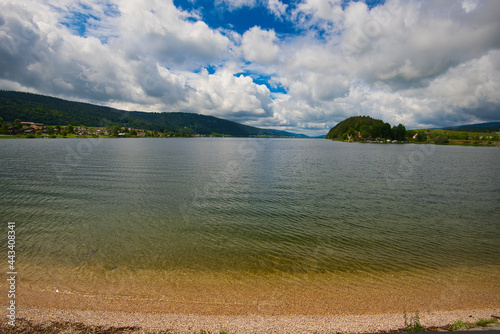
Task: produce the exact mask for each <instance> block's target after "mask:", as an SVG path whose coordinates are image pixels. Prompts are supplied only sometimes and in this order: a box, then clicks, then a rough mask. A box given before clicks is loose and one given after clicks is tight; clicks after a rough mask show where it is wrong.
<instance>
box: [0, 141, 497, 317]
mask: <svg viewBox="0 0 500 334" xmlns="http://www.w3.org/2000/svg"><path fill="white" fill-rule="evenodd" d="M0 159H1V160H0V185H1V190H2V192H1V193H2V196H1V199H0V217H2V221H3V224H4V225H5V229H4V230H6V226H7V222H8V221H13V222H16V234H17V239H16V242H17V244H16V245H17V248H16V252H17V259H16V260H17V261H18V262H17V270H18V272H19V275H20V277H21V279H22V284H23V285H21V286H20V287H19V289H21V291H22V289H25V290H30V291H31V290H33V291H57V292H61V293H63V292H64V293H66V294H73V295H79V296H94V297H97V298H99V297H103V298H104V297H105V298H129V299H134V298H135V299H148V298H149V299H155V298H156V299H158V300H164V301H168V302H173V303H174V304H175V303H176V301H177V304H179V303H180V302H186V303H187V302H195V301H196V302H197V303H203V302H213V301H220V303H233V304H238V303H239V305H240V304H245V303H246V304H248V305H250V304H251V305H254V306H255V305H259V307H260V308H259V309H263V307H264V308H265V309H266V312H268V313H269V312H273V311H274V312H276V313H286V312H288V311H287V309H286V308H287V307H288V306H286V305H285V306H284V303H285V301H288V302H289V304H290V305H291V304H293V306H290V309H289V312H292V313H293V312H298V313H300V310H306V309H307V310H309V309H311V308H314V307H315V306H314V305H316V304H315V303H317V302H318V301H320V300H323V299H321V298H324V300H323V301H322V303H323V304H324V305H327V304H328V305H329V306H328V307H329V308H330V309H333V308H334V306H332V305H341V304H342V302H340V301H338V299H337V302H335V303H333V302H331V300H332V296H338V295H342V296H344V297H345V298H344V299H345V300H346V302H345V303H344V304H345V305H344V304H342V305H344V306H345V310H351V309H354V310H359V309H360V308H361V309H362V308H363V305H364V304H367V303H366V299H365V301H363V302H362V301H359V298H360V297H362V296H365V297H366V294H367V293H368V294H370V293H373V294H374V295H376V293H378V292H380V291H386V292H387V293H389V294H390V295H391V296H393V295H394V294H395V293H400V294H401V295H402V296H403V297H401V298H402V299H401V300H399V299H398V300H399V301H400V302H401V303H403V304H401V305H413V304H411V301H413V300H417V299H418V294H425V293H426V291H427V292H429V291H432V294H433V295H434V296H436V295H437V296H438V298H437V299H436V300H433V301H432V302H431V303H430V302H429V300H430V299H429V296H427V297H426V298H423V299H422V301H421V302H416V304H415V305H416V306H419V305H425V307H428V308H429V309H432V308H433V307H434V308H443V307H444V308H446V307H453V305H452V304H451V302H450V301H449V300H448V299H449V296H451V297H450V298H452V300H454V301H455V302H457V301H460V303H464V301H463V300H469V299H471V298H476V297H477V298H479V297H478V296H476V295H474V294H478V293H480V291H481V289H482V291H485V290H486V291H490V292H492V293H496V292H498V291H499V289H500V286H499V284H498V278H500V275H499V273H500V247H499V245H500V233H499V231H500V150H499V149H498V148H485V147H461V146H435V145H416V144H355V143H342V142H333V141H329V140H324V139H323V140H321V139H267V138H265V139H257V138H188V139H180V138H179V139H162V138H155V139H125V138H123V139H33V140H29V139H26V140H24V139H14V140H11V139H5V140H0ZM1 242H2V244H6V233H3V234H2V236H1ZM472 287H474V289H477V291H476V290H471V289H472ZM369 289H372V290H373V291H371V292H367V290H369ZM394 289H396V290H394ZM412 289H413V290H412ZM415 289H416V290H415ZM410 290H411V291H413V292H411V293H410V292H409V294H408V295H405V292H404V291H410ZM377 291H378V292H377ZM398 291H399V292H398ZM350 296H353V297H352V298H351V299H352V300H351V299H349V298H350ZM356 296H357V297H356ZM453 298H454V299H453ZM467 298H469V299H467ZM482 298H483V299H482V300H483V301H484V300H485V298H484V296H483V297H482ZM494 298H496V299H493V300H492V301H490V303H493V304H494V303H497V302H498V297H496V296H495V297H494ZM431 299H432V298H431ZM486 299H487V298H486ZM349 300H351V301H350V302H351V304H349ZM488 300H489V299H488ZM301 303H302V304H303V306H300V305H301ZM329 303H330V304H329ZM352 303H354V304H355V305H357V307H358V308H357V309H356V307H354V308H350V306H349V305H351V306H352V305H354V304H352ZM373 303H375V304H376V303H378V304H377V305H381V306H383V305H384V301H374V302H373ZM386 303H387V301H386ZM408 303H410V304H408ZM35 304H36V303H35ZM368 304H369V303H368ZM398 305H400V304H398ZM344 306H342V307H344ZM496 306H498V304H497V305H496ZM339 307H340V306H339ZM398 307H399V306H398ZM188 308H189V307H188V306H186V309H188ZM243 309H244V308H241V310H242V311H241V312H240V313H245V312H247V311H248V310H247V311H244V310H243ZM294 310H295V311H294ZM363 310H364V309H363ZM366 310H367V312H368V311H369V310H368V309H366ZM421 310H422V309H421ZM402 311H403V310H401V312H402ZM186 312H187V311H186ZM200 312H204V311H200ZM221 312H222V311H221ZM256 312H257V311H256ZM304 312H306V311H304ZM308 312H309V311H308ZM316 312H318V313H325V312H328V311H327V310H320V311H316ZM332 312H334V311H332ZM353 312H354V311H353ZM257 313H258V312H257ZM306 313H307V312H306ZM310 313H314V311H310Z"/></svg>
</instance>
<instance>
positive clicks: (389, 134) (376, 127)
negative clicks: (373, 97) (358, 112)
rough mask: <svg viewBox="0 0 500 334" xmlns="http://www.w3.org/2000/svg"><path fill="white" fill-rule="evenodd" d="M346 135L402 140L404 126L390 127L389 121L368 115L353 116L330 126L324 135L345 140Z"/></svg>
mask: <svg viewBox="0 0 500 334" xmlns="http://www.w3.org/2000/svg"><path fill="white" fill-rule="evenodd" d="M358 135H359V136H360V137H358ZM348 136H352V137H358V138H383V139H396V140H404V139H405V137H406V128H405V126H404V125H402V124H399V125H398V126H394V127H392V128H391V125H390V124H389V123H385V122H384V121H382V120H379V119H375V118H371V117H370V116H353V117H349V118H347V119H345V120H343V121H342V122H340V123H338V124H337V125H335V126H334V127H333V128H331V129H330V131H329V132H328V134H327V135H326V139H338V140H342V139H344V140H345V139H347V138H348ZM349 140H350V139H349Z"/></svg>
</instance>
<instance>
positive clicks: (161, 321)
mask: <svg viewBox="0 0 500 334" xmlns="http://www.w3.org/2000/svg"><path fill="white" fill-rule="evenodd" d="M205 283H206V282H205ZM473 283H474V282H470V284H468V283H467V282H466V281H460V280H459V281H455V282H451V281H448V283H447V284H445V285H441V286H440V285H437V284H436V283H435V282H434V283H432V284H431V283H429V284H423V283H422V282H420V284H419V285H414V284H412V282H411V281H409V282H408V284H404V285H401V284H400V285H385V286H384V287H383V289H382V288H380V289H378V288H377V287H372V288H371V289H369V288H368V287H367V286H362V287H361V288H360V289H354V288H352V289H350V290H343V291H338V290H328V289H323V290H320V289H312V287H311V286H307V285H305V284H302V285H298V283H297V282H292V283H289V285H288V286H286V285H283V286H282V287H281V289H279V288H278V287H276V286H272V285H270V286H259V288H258V289H257V288H256V287H255V286H254V287H252V286H246V289H245V288H244V287H245V286H243V285H241V284H240V285H238V284H235V283H233V284H234V285H230V284H228V285H227V286H226V289H220V288H221V287H220V286H210V285H206V286H197V283H196V282H189V283H186V284H185V285H179V283H176V288H174V287H173V286H172V287H169V289H165V290H170V291H171V293H170V294H169V295H165V294H164V295H163V297H161V298H160V297H157V298H138V297H130V296H129V297H126V296H121V297H120V296H105V295H99V296H98V295H91V294H78V293H74V292H70V291H62V290H61V291H59V290H57V289H56V290H54V289H48V290H39V289H32V288H30V287H29V286H26V285H24V286H21V289H20V293H19V296H18V299H17V301H16V303H17V305H18V308H17V314H16V315H17V318H18V319H17V321H18V322H17V324H18V325H19V326H20V327H19V328H20V331H21V332H22V328H28V330H25V331H24V332H32V331H33V326H39V327H38V328H50V326H53V327H55V328H66V329H67V330H65V332H68V333H72V332H75V333H78V331H77V330H76V329H75V328H80V329H81V330H82V331H83V332H84V333H85V332H95V330H96V328H98V329H99V330H101V332H102V330H103V328H104V329H109V330H122V331H125V330H126V331H128V332H134V333H160V332H161V333H200V332H202V330H203V331H205V332H206V333H217V334H218V333H221V332H225V333H370V332H381V331H391V330H398V329H401V328H403V327H404V316H403V314H404V312H405V311H406V312H407V313H408V315H409V316H412V315H415V313H416V312H418V313H419V316H420V321H421V324H422V325H424V326H426V327H439V326H445V325H449V324H452V323H454V322H455V321H457V320H461V321H464V322H475V321H477V320H479V319H485V318H490V317H491V316H492V315H496V316H500V291H499V287H498V284H496V283H495V282H492V281H490V280H485V281H484V282H481V283H482V284H480V285H477V286H476V285H474V284H473ZM475 283H478V282H477V281H475ZM151 291H152V293H156V292H155V289H154V287H151ZM347 291H348V292H349V293H347ZM0 293H2V294H4V293H6V291H4V289H0ZM336 294H337V295H336ZM342 294H343V296H342V298H340V297H341V295H342ZM2 321H3V325H4V328H6V327H5V326H6V323H5V322H6V319H5V317H3V320H2ZM26 326H27V327H26ZM44 326H45V327H44ZM61 326H62V327H61ZM120 328H121V329H120ZM70 329H71V330H70ZM42 332H45V330H43V331H42ZM49 332H50V331H49ZM56 332H59V331H56ZM14 333H15V332H14ZM54 333H55V332H54Z"/></svg>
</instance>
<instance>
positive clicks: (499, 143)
mask: <svg viewBox="0 0 500 334" xmlns="http://www.w3.org/2000/svg"><path fill="white" fill-rule="evenodd" d="M123 138H134V139H147V138H149V139H151V138H161V139H164V138H165V139H171V138H190V139H192V138H259V139H261V138H271V139H272V138H279V139H320V140H322V139H324V138H304V137H255V136H252V137H233V136H225V137H222V136H214V137H208V136H207V137H130V136H129V137H114V136H113V137H110V136H99V137H90V136H66V137H59V136H56V137H52V138H51V137H48V136H35V137H28V136H26V135H0V139H123ZM330 140H331V139H330ZM332 141H336V142H341V143H350V144H352V143H360V144H384V145H385V144H393V145H394V144H395V145H398V144H399V145H401V144H417V145H440V146H471V147H473V146H477V147H500V141H491V142H487V141H479V142H475V141H472V140H470V141H450V142H448V143H443V144H436V143H433V142H431V141H426V142H415V141H407V142H397V143H393V142H382V141H373V142H372V141H352V142H348V141H346V140H332Z"/></svg>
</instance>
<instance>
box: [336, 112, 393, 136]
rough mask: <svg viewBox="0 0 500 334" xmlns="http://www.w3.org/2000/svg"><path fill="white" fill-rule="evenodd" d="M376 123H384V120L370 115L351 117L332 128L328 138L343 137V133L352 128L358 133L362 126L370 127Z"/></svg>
mask: <svg viewBox="0 0 500 334" xmlns="http://www.w3.org/2000/svg"><path fill="white" fill-rule="evenodd" d="M376 124H384V121H381V120H379V119H374V118H371V117H370V116H353V117H349V118H347V119H345V120H343V121H342V122H340V123H338V124H337V125H335V126H334V127H333V128H331V129H330V131H329V132H328V134H327V135H326V139H335V138H342V136H343V134H344V133H347V132H349V130H350V129H352V130H351V131H355V132H356V133H357V132H359V131H361V127H363V129H364V128H365V127H366V128H368V129H369V128H371V127H373V126H374V125H376Z"/></svg>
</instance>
